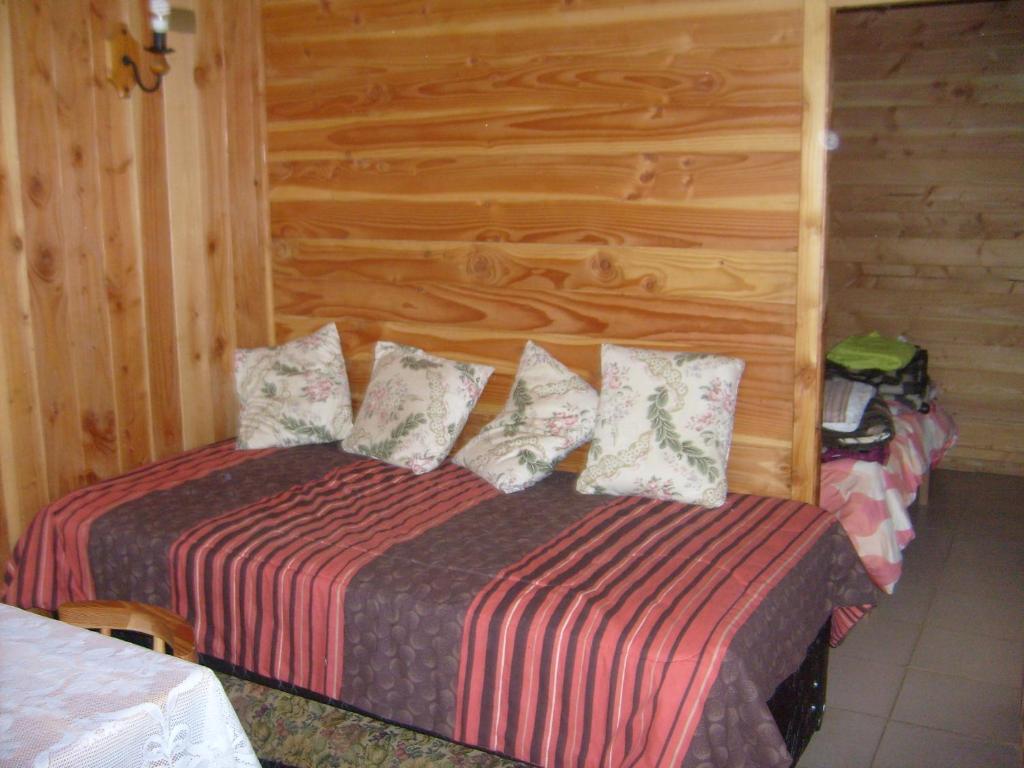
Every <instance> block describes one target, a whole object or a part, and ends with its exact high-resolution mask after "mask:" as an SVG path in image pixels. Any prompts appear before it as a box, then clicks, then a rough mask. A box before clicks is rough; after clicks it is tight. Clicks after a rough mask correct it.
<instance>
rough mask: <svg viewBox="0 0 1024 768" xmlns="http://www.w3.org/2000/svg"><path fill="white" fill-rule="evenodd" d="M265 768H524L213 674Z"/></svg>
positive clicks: (470, 750)
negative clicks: (217, 678) (350, 767)
mask: <svg viewBox="0 0 1024 768" xmlns="http://www.w3.org/2000/svg"><path fill="white" fill-rule="evenodd" d="M217 676H218V677H219V678H220V681H221V683H222V684H223V686H224V691H225V692H226V693H227V695H228V698H229V699H230V700H231V703H232V704H233V705H234V707H235V711H236V712H238V719H239V720H240V721H241V723H242V727H243V728H244V729H245V732H246V733H247V734H248V735H249V740H250V741H251V742H252V746H253V749H255V750H256V754H257V755H258V756H259V757H260V760H261V761H262V762H263V764H264V765H266V766H282V767H284V766H290V767H291V768H328V767H329V766H330V767H331V768H334V767H335V766H339V767H341V766H353V767H355V766H359V767H360V768H362V767H364V766H374V767H375V768H377V767H379V768H428V767H432V766H453V768H525V764H524V763H518V762H516V761H513V760H509V759H506V758H501V757H498V756H496V755H492V754H489V753H487V752H481V751H478V750H475V749H470V748H469V747H464V746H461V745H459V744H453V743H451V742H449V741H445V740H443V739H438V738H434V737H432V736H427V735H425V734H422V733H418V732H416V731H410V730H407V729H405V728H400V727H398V726H397V725H391V724H390V723H385V722H381V721H379V720H374V719H372V718H369V717H365V716H363V715H360V714H357V713H355V712H349V711H347V710H344V709H339V708H337V707H332V706H330V705H328V704H321V703H320V702H316V701H310V700H308V699H304V698H302V697H300V696H296V695H294V694H290V693H285V692H284V691H279V690H276V689H274V688H268V687H266V686H263V685H257V684H256V683H252V682H249V681H246V680H241V679H239V678H237V677H233V676H231V675H226V674H222V673H220V672H218V673H217Z"/></svg>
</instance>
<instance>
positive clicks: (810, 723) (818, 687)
mask: <svg viewBox="0 0 1024 768" xmlns="http://www.w3.org/2000/svg"><path fill="white" fill-rule="evenodd" d="M830 633H831V621H826V622H825V624H824V625H823V626H822V628H821V631H820V632H818V635H817V637H815V639H814V641H813V642H812V643H811V644H810V646H809V647H808V649H807V656H806V658H805V659H804V661H803V663H802V664H801V665H800V668H799V669H797V671H796V672H794V673H793V674H792V675H790V676H789V677H788V678H786V679H785V680H783V681H782V682H781V683H780V684H779V686H778V687H777V688H776V689H775V692H774V693H773V694H772V697H771V699H769V700H768V708H769V709H770V710H771V713H772V717H774V718H775V722H776V723H777V724H778V726H779V732H780V733H781V734H782V736H783V739H784V741H785V743H786V748H787V749H788V750H789V754H790V755H791V756H792V758H793V762H792V765H793V766H796V764H797V763H798V762H799V760H800V756H801V755H802V754H803V752H804V750H805V749H806V748H807V745H808V744H809V743H810V741H811V737H812V736H813V735H814V734H815V733H816V732H817V731H818V730H819V729H820V728H821V722H822V718H823V716H824V713H825V694H826V683H827V678H828V652H829V635H830ZM125 639H129V640H132V639H133V638H131V637H125ZM200 663H202V664H203V665H205V666H208V667H210V668H211V669H215V670H217V671H218V672H223V673H225V674H228V675H232V676H233V677H237V678H240V679H242V680H249V681H251V682H253V683H257V684H259V685H262V686H265V687H267V688H273V689H276V690H279V691H284V692H285V693H291V694H294V695H296V696H299V697H301V698H302V699H305V700H308V701H316V702H320V703H322V704H328V705H330V706H333V707H338V708H339V709H344V710H347V711H352V712H357V713H358V714H361V715H365V716H367V717H371V718H374V719H377V720H379V719H380V718H379V717H378V716H376V715H373V714H370V713H367V712H362V711H360V710H358V709H355V708H353V707H350V706H349V705H347V704H345V703H343V702H340V701H337V700H334V699H330V698H328V697H326V696H321V695H320V694H317V693H314V692H312V691H309V690H306V689H304V688H299V687H296V686H294V685H287V684H284V683H281V682H280V681H278V680H273V679H271V678H267V677H263V676H262V675H257V674H254V673H252V672H250V671H248V670H246V669H244V668H242V667H239V666H237V665H234V664H228V663H226V662H224V661H222V660H220V659H217V658H213V657H211V656H206V655H201V656H200ZM300 719H301V716H300ZM392 725H398V726H399V727H401V728H406V729H409V730H416V729H411V728H409V726H407V725H404V724H399V723H392ZM421 732H424V731H421ZM424 733H426V732H424ZM427 735H429V736H435V737H437V738H444V737H441V736H437V734H433V733H427ZM472 748H473V749H480V747H475V746H474V747H472ZM264 764H268V763H267V761H264Z"/></svg>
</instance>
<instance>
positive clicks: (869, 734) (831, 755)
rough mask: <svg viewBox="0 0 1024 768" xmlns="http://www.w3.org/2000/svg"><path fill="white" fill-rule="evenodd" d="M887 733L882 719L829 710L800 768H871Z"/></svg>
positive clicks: (802, 758) (826, 711)
mask: <svg viewBox="0 0 1024 768" xmlns="http://www.w3.org/2000/svg"><path fill="white" fill-rule="evenodd" d="M883 731H885V720H884V719H883V718H881V717H873V716H871V715H865V714H861V713H860V712H850V711H848V710H845V709H835V708H828V709H826V710H825V719H824V721H823V722H822V724H821V730H820V731H818V732H817V733H816V734H814V737H813V738H812V739H811V743H810V744H809V745H808V747H807V750H806V751H805V752H804V754H803V755H802V756H801V758H800V763H799V768H871V761H872V759H873V758H874V756H875V750H876V749H877V748H878V743H879V742H880V741H881V740H882V733H883Z"/></svg>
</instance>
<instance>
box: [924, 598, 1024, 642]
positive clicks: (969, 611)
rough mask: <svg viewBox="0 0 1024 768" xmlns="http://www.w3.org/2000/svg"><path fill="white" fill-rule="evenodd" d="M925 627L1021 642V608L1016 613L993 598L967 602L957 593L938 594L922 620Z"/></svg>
mask: <svg viewBox="0 0 1024 768" xmlns="http://www.w3.org/2000/svg"><path fill="white" fill-rule="evenodd" d="M925 621H926V623H927V624H931V625H934V626H936V627H942V628H944V629H954V630H962V629H966V628H969V629H970V630H971V632H974V633H976V634H979V635H986V636H988V637H997V638H1001V639H1003V640H1017V641H1024V607H1019V608H1017V609H1016V610H1014V608H1013V607H1012V606H1007V605H1006V603H1004V602H1003V601H1001V600H999V599H997V598H994V597H974V598H968V597H967V596H965V595H962V594H960V593H959V592H939V593H938V594H937V595H936V596H935V599H934V601H933V602H932V605H931V607H930V608H929V610H928V615H927V617H926V618H925Z"/></svg>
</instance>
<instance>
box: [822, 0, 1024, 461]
mask: <svg viewBox="0 0 1024 768" xmlns="http://www.w3.org/2000/svg"><path fill="white" fill-rule="evenodd" d="M833 38H834V50H835V52H836V68H835V76H836V82H835V91H834V94H835V96H834V111H833V128H834V129H835V130H836V131H837V132H838V133H839V137H840V148H839V150H838V151H837V152H836V153H834V154H833V156H832V158H831V163H830V168H829V173H830V190H829V206H830V217H829V224H830V230H829V242H828V273H829V309H828V323H827V328H826V330H827V339H828V341H829V342H830V343H834V342H836V341H838V340H840V339H842V338H843V337H845V336H847V335H851V334H855V333H864V332H866V331H869V330H878V331H880V332H882V333H887V334H890V335H898V334H905V335H906V336H907V337H908V338H910V339H911V340H912V341H914V342H915V343H917V344H920V345H921V346H923V347H926V348H927V349H928V352H929V366H930V369H931V375H932V377H933V378H934V380H935V381H936V382H937V384H938V385H939V387H940V401H941V402H942V403H943V405H944V406H945V407H946V408H947V409H948V410H949V411H951V412H952V414H953V416H954V418H955V420H956V421H957V424H958V426H959V428H960V440H959V442H958V444H957V446H956V447H955V448H954V449H953V451H952V452H951V453H950V455H949V457H948V458H947V459H946V461H945V463H944V466H949V467H952V468H962V469H973V470H982V471H992V472H1005V473H1011V474H1024V437H1022V436H1024V414H1022V413H1021V409H1020V402H1021V393H1022V392H1024V330H1022V329H1024V224H1022V219H1021V207H1022V204H1024V2H1022V0H1008V1H1007V2H978V3H959V4H949V5H936V6H922V7H905V8H890V9H886V10H882V9H877V10H859V11H849V12H843V13H839V14H837V16H836V23H835V30H834V36H833Z"/></svg>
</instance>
